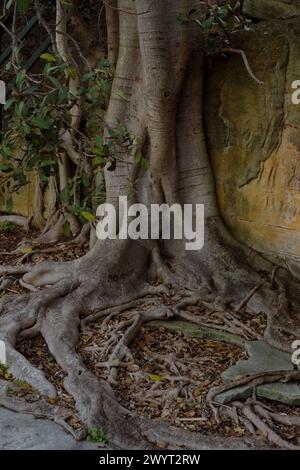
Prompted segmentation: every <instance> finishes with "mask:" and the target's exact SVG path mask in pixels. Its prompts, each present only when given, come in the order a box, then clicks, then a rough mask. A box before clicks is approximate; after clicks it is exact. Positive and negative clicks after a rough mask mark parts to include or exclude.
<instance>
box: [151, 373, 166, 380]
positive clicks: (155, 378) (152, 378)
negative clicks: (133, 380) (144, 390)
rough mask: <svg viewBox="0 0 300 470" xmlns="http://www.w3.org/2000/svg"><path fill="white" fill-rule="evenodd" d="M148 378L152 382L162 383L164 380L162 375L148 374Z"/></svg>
mask: <svg viewBox="0 0 300 470" xmlns="http://www.w3.org/2000/svg"><path fill="white" fill-rule="evenodd" d="M149 378H150V379H151V380H152V381H153V382H163V381H164V380H165V378H164V377H163V376H162V375H156V374H150V375H149Z"/></svg>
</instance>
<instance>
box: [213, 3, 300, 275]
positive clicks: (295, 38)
mask: <svg viewBox="0 0 300 470" xmlns="http://www.w3.org/2000/svg"><path fill="white" fill-rule="evenodd" d="M250 3H251V2H247V4H248V5H250ZM252 3H257V4H261V5H263V4H264V5H265V4H266V3H268V4H269V2H265V1H263V0H258V1H257V2H252ZM252 3H251V4H252ZM273 3H274V4H275V3H276V4H278V5H279V4H280V3H281V4H283V3H284V2H273ZM288 3H289V4H290V5H287V6H288V7H289V8H291V7H292V6H291V4H292V3H293V5H295V4H296V3H297V2H288ZM297 8H298V9H299V13H300V3H299V5H298V6H297ZM234 37H235V39H234V43H233V45H234V47H235V48H239V49H243V50H244V51H245V52H246V55H247V58H248V61H249V64H250V66H251V68H252V70H253V72H254V74H255V75H256V76H257V77H258V78H259V79H260V80H263V81H264V85H259V84H257V83H256V82H255V81H254V80H253V79H252V78H251V77H250V76H249V74H248V72H247V71H246V68H245V67H244V64H243V61H242V58H241V56H240V55H239V54H229V55H228V56H227V58H226V57H224V58H219V59H216V60H214V61H213V63H212V64H211V67H210V75H209V77H208V79H207V92H206V97H207V101H206V113H205V116H206V128H207V134H208V148H209V152H210V155H211V159H212V163H213V167H214V173H215V181H216V186H217V195H218V201H219V207H220V210H221V213H222V216H223V218H224V220H225V222H226V224H227V226H228V227H229V228H230V230H231V231H232V233H233V234H234V235H235V236H236V237H237V238H238V239H240V240H242V241H243V242H244V243H247V244H248V245H250V246H251V247H253V248H254V249H256V250H257V251H261V252H264V253H267V254H270V255H272V256H274V255H275V256H280V257H281V258H284V259H285V261H286V263H287V264H288V265H290V266H291V267H292V268H294V267H293V266H292V265H293V262H292V261H291V260H292V258H293V257H294V261H298V259H300V258H299V257H300V237H299V231H300V165H299V161H300V105H298V106H297V105H295V104H293V103H292V93H293V91H294V90H293V89H292V83H293V81H295V80H300V55H299V50H300V17H299V18H298V19H292V20H284V21H283V20H281V21H280V20H270V21H262V22H260V23H258V24H256V25H253V31H250V32H248V33H245V32H243V33H241V34H237V35H235V36H234ZM294 270H297V268H296V267H295V269H294ZM299 275H300V271H299V269H298V276H299Z"/></svg>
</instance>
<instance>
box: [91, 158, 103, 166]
mask: <svg viewBox="0 0 300 470" xmlns="http://www.w3.org/2000/svg"><path fill="white" fill-rule="evenodd" d="M104 162H105V160H104V158H102V157H95V158H93V160H92V165H93V167H96V166H99V165H102V164H103V163H104Z"/></svg>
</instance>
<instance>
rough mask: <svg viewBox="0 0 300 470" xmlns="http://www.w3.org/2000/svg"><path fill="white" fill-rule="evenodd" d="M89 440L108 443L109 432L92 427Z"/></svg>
mask: <svg viewBox="0 0 300 470" xmlns="http://www.w3.org/2000/svg"><path fill="white" fill-rule="evenodd" d="M88 440H89V441H91V442H96V443H98V444H103V445H104V444H107V442H108V437H107V432H106V431H103V430H102V429H98V428H90V429H89V432H88Z"/></svg>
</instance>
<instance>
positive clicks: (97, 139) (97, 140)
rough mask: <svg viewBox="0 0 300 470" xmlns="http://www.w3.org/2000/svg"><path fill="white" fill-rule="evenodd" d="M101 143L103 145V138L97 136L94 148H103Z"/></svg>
mask: <svg viewBox="0 0 300 470" xmlns="http://www.w3.org/2000/svg"><path fill="white" fill-rule="evenodd" d="M103 143H104V142H103V137H102V135H98V136H97V137H96V146H97V147H103Z"/></svg>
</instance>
